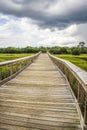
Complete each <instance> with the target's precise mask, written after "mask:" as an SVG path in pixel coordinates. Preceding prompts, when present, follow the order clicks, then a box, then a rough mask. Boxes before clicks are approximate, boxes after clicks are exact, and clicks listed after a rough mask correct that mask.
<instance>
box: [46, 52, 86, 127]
mask: <svg viewBox="0 0 87 130" xmlns="http://www.w3.org/2000/svg"><path fill="white" fill-rule="evenodd" d="M48 54H49V53H48ZM49 56H50V58H51V59H52V60H53V62H54V63H55V64H56V65H57V66H58V68H59V69H60V70H61V71H62V72H63V73H64V74H65V75H66V77H67V79H68V81H69V83H70V85H71V87H72V90H73V92H74V94H75V97H76V99H77V103H78V104H79V107H80V110H81V113H82V115H83V126H84V129H85V128H86V129H87V72H85V71H84V70H82V69H80V68H79V67H77V66H75V65H74V64H72V63H70V62H68V61H66V60H63V59H60V58H57V57H55V56H53V55H51V54H49Z"/></svg>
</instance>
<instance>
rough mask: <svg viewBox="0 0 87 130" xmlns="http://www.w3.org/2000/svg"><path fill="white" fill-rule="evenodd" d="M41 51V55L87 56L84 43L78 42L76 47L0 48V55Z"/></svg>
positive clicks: (86, 48)
mask: <svg viewBox="0 0 87 130" xmlns="http://www.w3.org/2000/svg"><path fill="white" fill-rule="evenodd" d="M39 51H42V52H43V53H45V52H47V51H49V52H50V53H52V54H73V55H79V54H87V47H85V43H84V42H80V43H79V45H78V46H77V47H71V48H70V47H57V46H55V47H39V48H37V47H30V46H28V47H25V48H15V47H7V48H0V53H37V52H39Z"/></svg>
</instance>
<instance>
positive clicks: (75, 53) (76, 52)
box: [72, 48, 80, 55]
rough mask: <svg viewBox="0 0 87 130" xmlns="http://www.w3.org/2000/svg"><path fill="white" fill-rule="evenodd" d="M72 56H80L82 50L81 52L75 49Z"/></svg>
mask: <svg viewBox="0 0 87 130" xmlns="http://www.w3.org/2000/svg"><path fill="white" fill-rule="evenodd" d="M72 54H73V55H80V50H79V49H78V48H74V49H73V50H72Z"/></svg>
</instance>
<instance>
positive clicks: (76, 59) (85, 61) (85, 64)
mask: <svg viewBox="0 0 87 130" xmlns="http://www.w3.org/2000/svg"><path fill="white" fill-rule="evenodd" d="M55 56H57V57H59V58H63V59H65V60H68V61H70V62H72V63H73V64H75V65H77V66H78V67H80V68H82V69H84V70H85V71H87V54H83V55H79V56H74V55H68V54H66V55H63V54H61V55H55Z"/></svg>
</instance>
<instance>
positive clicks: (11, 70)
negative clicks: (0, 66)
mask: <svg viewBox="0 0 87 130" xmlns="http://www.w3.org/2000/svg"><path fill="white" fill-rule="evenodd" d="M12 74H13V65H12V64H11V65H10V75H12Z"/></svg>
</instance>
